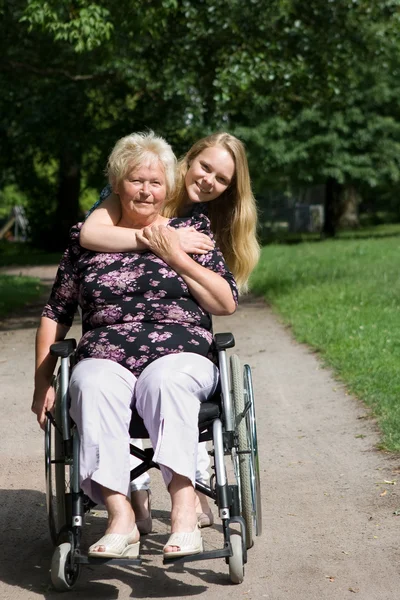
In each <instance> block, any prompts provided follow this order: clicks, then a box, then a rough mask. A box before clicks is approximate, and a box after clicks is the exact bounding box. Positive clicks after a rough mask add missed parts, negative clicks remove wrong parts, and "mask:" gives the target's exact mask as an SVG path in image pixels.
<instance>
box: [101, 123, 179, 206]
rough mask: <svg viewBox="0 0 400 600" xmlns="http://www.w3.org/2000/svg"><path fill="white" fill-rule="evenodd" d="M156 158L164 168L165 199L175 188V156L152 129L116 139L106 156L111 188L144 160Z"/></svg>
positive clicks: (166, 143) (164, 141)
mask: <svg viewBox="0 0 400 600" xmlns="http://www.w3.org/2000/svg"><path fill="white" fill-rule="evenodd" d="M154 159H156V160H157V161H158V162H159V163H160V165H161V166H162V167H163V169H164V174H165V181H166V188H167V199H169V198H170V197H171V195H172V194H173V193H174V190H175V173H176V157H175V154H174V153H173V150H172V148H171V146H170V145H169V144H168V142H166V140H164V138H162V137H160V136H158V135H156V134H155V133H154V131H148V132H139V133H131V134H130V135H126V136H125V137H123V138H121V139H119V140H118V142H117V143H116V144H115V146H114V148H113V149H112V151H111V154H110V156H109V158H108V162H107V168H106V173H107V176H108V181H109V182H110V184H111V186H112V188H113V189H116V188H117V186H118V184H119V183H120V182H121V181H122V180H123V179H124V178H125V177H126V176H127V175H128V174H129V173H130V172H131V171H132V170H133V169H136V168H137V167H139V166H140V165H142V164H143V163H144V162H145V161H147V160H151V161H154Z"/></svg>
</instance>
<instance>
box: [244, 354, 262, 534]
mask: <svg viewBox="0 0 400 600" xmlns="http://www.w3.org/2000/svg"><path fill="white" fill-rule="evenodd" d="M244 391H245V401H246V402H248V401H250V410H249V411H248V412H247V413H246V422H247V431H248V436H249V444H250V450H251V455H250V456H251V460H250V482H251V490H252V505H253V530H254V531H255V534H256V536H260V535H261V533H262V508H261V483H260V465H259V460H258V441H257V421H256V412H255V405H254V394H253V382H252V377H251V369H250V367H249V365H244Z"/></svg>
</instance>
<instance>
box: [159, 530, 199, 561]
mask: <svg viewBox="0 0 400 600" xmlns="http://www.w3.org/2000/svg"><path fill="white" fill-rule="evenodd" d="M168 546H176V547H177V548H180V550H177V551H176V552H165V548H167V547H168ZM200 552H203V539H202V537H201V533H200V529H199V527H198V525H196V527H195V528H194V530H193V531H184V532H182V533H172V534H171V535H170V536H169V540H168V542H167V543H166V544H165V546H164V548H163V555H164V559H165V560H168V559H170V558H176V557H178V556H191V555H192V554H200Z"/></svg>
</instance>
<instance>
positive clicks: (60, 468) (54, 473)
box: [44, 380, 67, 545]
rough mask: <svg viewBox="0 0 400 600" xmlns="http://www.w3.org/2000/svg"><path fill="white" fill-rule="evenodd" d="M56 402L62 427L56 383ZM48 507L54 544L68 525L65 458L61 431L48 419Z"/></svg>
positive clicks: (56, 414)
mask: <svg viewBox="0 0 400 600" xmlns="http://www.w3.org/2000/svg"><path fill="white" fill-rule="evenodd" d="M55 391H56V402H55V410H54V419H55V422H56V424H57V426H58V427H60V425H61V407H60V404H61V403H60V390H59V388H58V380H56V383H55ZM44 453H45V469H46V505H47V518H48V523H49V530H50V536H51V539H52V541H53V544H54V545H56V544H57V542H58V541H59V537H60V533H61V531H62V530H63V529H64V528H65V526H66V524H67V515H66V502H65V457H64V445H63V439H62V436H61V433H60V431H58V429H57V428H56V427H54V425H53V424H52V423H51V421H50V420H49V419H47V423H46V429H45V451H44Z"/></svg>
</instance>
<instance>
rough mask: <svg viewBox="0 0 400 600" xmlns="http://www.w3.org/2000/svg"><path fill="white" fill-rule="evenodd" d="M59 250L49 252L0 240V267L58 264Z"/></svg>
mask: <svg viewBox="0 0 400 600" xmlns="http://www.w3.org/2000/svg"><path fill="white" fill-rule="evenodd" d="M60 258H61V252H55V253H49V252H43V251H41V250H37V249H36V248H32V247H31V246H29V244H22V243H17V242H5V241H0V267H11V266H32V265H58V263H59V262H60Z"/></svg>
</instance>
